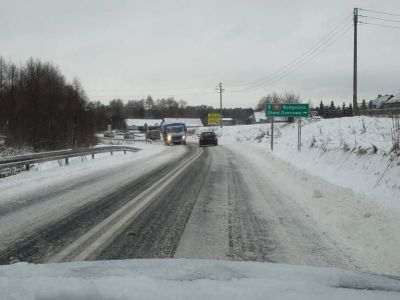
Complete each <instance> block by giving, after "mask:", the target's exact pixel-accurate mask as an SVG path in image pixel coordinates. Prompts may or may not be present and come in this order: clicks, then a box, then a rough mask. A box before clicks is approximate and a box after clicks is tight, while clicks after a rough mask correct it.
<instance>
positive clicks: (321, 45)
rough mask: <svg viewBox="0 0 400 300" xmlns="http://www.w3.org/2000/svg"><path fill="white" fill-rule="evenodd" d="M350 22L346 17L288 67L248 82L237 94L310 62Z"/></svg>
mask: <svg viewBox="0 0 400 300" xmlns="http://www.w3.org/2000/svg"><path fill="white" fill-rule="evenodd" d="M349 21H350V19H349V16H346V18H345V19H344V20H343V21H341V22H340V23H339V24H338V25H337V26H335V27H334V29H333V30H331V31H330V32H329V33H328V34H326V35H325V36H324V37H323V38H322V39H320V40H319V41H318V42H317V43H315V44H314V45H313V46H312V47H311V48H309V49H308V50H307V51H305V52H304V53H303V54H301V55H300V56H298V57H297V58H295V59H294V60H292V61H291V62H290V63H288V64H287V65H285V66H283V67H282V68H281V69H280V70H278V71H276V72H274V73H272V74H270V75H268V76H265V77H263V78H260V79H258V80H254V81H251V82H248V83H247V84H244V85H243V86H244V87H242V88H241V89H240V90H238V91H237V92H241V91H246V90H250V89H253V88H254V87H257V86H259V85H260V84H265V83H267V82H269V81H271V80H274V79H275V78H276V77H279V76H282V75H284V74H285V73H286V72H290V71H291V69H292V68H293V67H296V66H297V65H299V64H301V63H302V62H304V61H306V60H308V58H309V57H311V56H312V55H313V54H315V53H318V52H319V51H320V50H321V49H323V48H324V47H325V46H326V45H327V44H329V43H330V42H331V41H332V40H336V38H337V36H338V35H341V34H342V33H343V31H344V30H346V27H347V26H348V25H349Z"/></svg>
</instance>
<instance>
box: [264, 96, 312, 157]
mask: <svg viewBox="0 0 400 300" xmlns="http://www.w3.org/2000/svg"><path fill="white" fill-rule="evenodd" d="M309 109H310V107H309V104H308V103H269V104H267V106H266V107H265V115H266V116H267V117H271V118H272V120H271V150H272V151H273V149H274V146H273V143H274V117H288V118H299V121H298V128H297V149H298V150H299V151H301V118H307V117H308V115H309Z"/></svg>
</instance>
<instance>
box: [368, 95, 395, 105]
mask: <svg viewBox="0 0 400 300" xmlns="http://www.w3.org/2000/svg"><path fill="white" fill-rule="evenodd" d="M392 97H393V95H384V96H381V95H379V96H378V97H377V98H376V99H374V100H371V101H372V105H374V106H376V107H379V106H382V105H383V104H384V103H385V102H386V101H388V100H389V99H390V98H392Z"/></svg>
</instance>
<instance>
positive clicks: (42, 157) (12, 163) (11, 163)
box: [0, 146, 140, 170]
mask: <svg viewBox="0 0 400 300" xmlns="http://www.w3.org/2000/svg"><path fill="white" fill-rule="evenodd" d="M139 150H140V149H138V148H132V147H121V146H106V147H97V148H89V149H79V150H60V151H51V152H41V153H31V154H23V155H16V156H8V157H2V158H0V169H4V168H13V167H19V166H26V169H27V170H29V167H30V165H31V164H35V163H40V162H46V161H52V160H61V159H64V160H65V164H66V165H68V164H69V158H71V157H79V156H86V155H91V156H92V158H94V155H95V154H98V153H106V152H110V153H111V155H112V154H113V152H117V151H123V152H124V154H126V152H127V151H129V152H137V151H139Z"/></svg>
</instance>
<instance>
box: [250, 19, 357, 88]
mask: <svg viewBox="0 0 400 300" xmlns="http://www.w3.org/2000/svg"><path fill="white" fill-rule="evenodd" d="M350 29H352V27H348V28H347V30H345V31H343V32H342V34H340V35H339V36H337V37H336V38H335V39H334V40H333V41H332V42H331V43H329V44H327V45H326V46H325V47H323V48H321V49H320V51H319V52H317V53H316V54H315V55H313V56H311V57H309V58H308V59H307V60H305V61H304V62H303V63H301V64H299V65H297V66H294V68H292V69H291V70H290V71H288V72H286V73H284V74H281V75H280V76H278V77H276V78H273V79H272V80H270V81H269V82H267V83H264V84H263V85H262V86H259V87H256V88H255V89H259V88H265V87H267V86H270V85H271V84H273V83H276V82H278V81H280V80H282V79H284V78H286V77H288V76H289V75H291V74H293V73H294V72H296V71H297V70H298V69H300V68H301V67H303V66H304V65H306V64H308V63H310V62H311V61H313V60H314V59H315V58H317V57H318V56H320V55H321V54H322V53H323V52H325V50H326V49H328V48H329V47H330V46H332V45H333V44H334V43H335V42H336V41H337V40H339V39H340V38H341V37H343V36H344V35H345V34H346V33H347V32H349V30H350Z"/></svg>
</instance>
